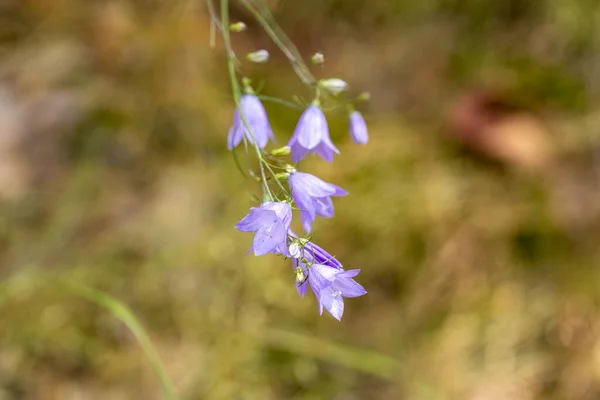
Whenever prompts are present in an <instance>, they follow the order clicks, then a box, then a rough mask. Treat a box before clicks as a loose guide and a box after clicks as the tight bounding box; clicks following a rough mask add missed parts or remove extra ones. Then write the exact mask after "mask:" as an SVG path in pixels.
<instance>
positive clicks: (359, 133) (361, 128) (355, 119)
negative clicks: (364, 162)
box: [350, 111, 369, 144]
mask: <svg viewBox="0 0 600 400" xmlns="http://www.w3.org/2000/svg"><path fill="white" fill-rule="evenodd" d="M350 137H352V140H354V142H355V143H358V144H366V143H367V142H368V141H369V132H368V131H367V124H366V123H365V119H364V118H363V116H362V115H361V114H360V113H359V112H358V111H353V112H352V114H350Z"/></svg>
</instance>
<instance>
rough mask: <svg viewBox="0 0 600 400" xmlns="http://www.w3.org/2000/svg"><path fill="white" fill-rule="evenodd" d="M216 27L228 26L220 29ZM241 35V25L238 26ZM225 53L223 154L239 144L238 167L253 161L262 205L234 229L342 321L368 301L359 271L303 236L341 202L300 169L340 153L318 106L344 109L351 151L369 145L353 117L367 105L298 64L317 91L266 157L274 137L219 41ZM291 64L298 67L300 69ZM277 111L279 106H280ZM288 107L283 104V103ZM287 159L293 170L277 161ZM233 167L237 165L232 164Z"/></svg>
mask: <svg viewBox="0 0 600 400" xmlns="http://www.w3.org/2000/svg"><path fill="white" fill-rule="evenodd" d="M222 22H223V24H222V26H227V24H226V23H225V21H222ZM241 27H242V25H240V23H237V24H233V25H232V26H231V28H230V30H231V31H234V32H241V31H243V29H242V28H241ZM243 27H245V25H243ZM224 39H225V45H226V48H227V49H228V52H229V58H228V60H229V63H230V78H231V81H232V87H233V89H234V97H235V99H236V106H237V107H236V110H235V114H234V118H233V124H232V126H231V129H230V130H229V134H228V137H227V147H228V149H229V150H230V151H233V152H235V151H236V148H237V147H239V146H240V145H241V144H242V143H243V146H242V148H243V151H244V152H245V153H246V155H245V157H244V159H246V161H248V159H249V158H250V156H251V155H252V154H256V157H257V158H258V166H259V168H260V170H259V172H256V171H255V170H254V168H252V167H251V166H250V165H251V164H250V163H248V165H247V169H248V174H249V175H250V176H252V177H253V178H254V179H256V181H257V182H259V183H260V185H261V188H262V201H261V203H260V204H259V205H258V207H252V208H250V212H249V213H248V214H247V215H246V216H245V217H244V218H242V219H241V220H240V221H239V222H238V223H237V225H236V228H237V229H238V230H240V231H242V232H252V233H254V240H253V242H252V246H251V247H250V250H249V252H248V253H251V252H252V253H254V255H256V256H262V255H265V254H269V253H273V254H277V255H281V256H283V257H286V258H289V259H291V262H292V266H293V272H294V276H295V280H296V287H297V290H298V293H300V295H301V296H302V297H304V295H305V294H306V288H307V287H308V286H310V287H311V289H312V291H313V292H314V294H315V296H316V298H317V300H318V303H319V309H320V313H321V314H322V313H323V309H325V310H327V311H328V312H329V313H330V314H331V315H332V316H333V317H334V318H336V319H338V320H340V319H341V318H342V314H343V312H344V298H349V297H358V296H362V295H364V294H366V291H365V289H364V288H363V287H362V286H361V285H360V284H358V283H357V282H356V281H355V280H354V278H355V277H356V276H357V275H358V273H359V272H360V270H359V269H352V270H344V268H343V266H342V264H341V263H340V262H339V260H337V259H336V258H335V257H334V256H332V255H330V254H329V253H328V252H327V251H325V250H324V249H322V248H321V247H319V246H317V245H316V244H315V243H313V242H312V238H310V237H309V236H307V235H309V234H310V233H311V232H312V229H313V224H314V223H315V220H316V219H317V216H319V217H323V218H331V217H333V216H334V206H333V200H332V198H334V197H340V196H346V195H347V194H348V192H346V191H345V190H344V189H342V188H341V187H339V186H337V185H334V184H332V183H329V182H325V181H324V180H322V179H320V178H318V177H316V176H314V175H312V174H309V173H306V172H300V171H298V167H299V162H300V161H301V160H304V159H306V158H307V157H309V155H310V154H315V155H317V156H319V157H320V158H322V159H323V160H325V161H328V162H332V161H333V159H334V156H335V154H339V153H340V151H339V149H338V148H337V147H336V146H335V144H334V143H333V141H332V140H331V137H330V135H329V128H328V124H327V118H326V116H325V113H324V111H323V107H322V103H323V101H328V100H330V101H332V102H336V103H338V104H339V103H344V102H345V106H346V109H347V110H348V114H347V115H348V121H349V133H350V137H351V138H352V140H353V141H354V142H355V143H357V144H366V143H367V142H368V140H369V136H368V132H367V126H366V123H365V120H364V119H363V117H362V115H361V114H360V113H359V112H358V111H356V110H355V108H354V104H353V103H354V102H357V101H361V100H365V96H366V95H365V94H363V95H361V96H359V97H357V98H356V99H354V100H346V98H345V92H346V90H347V87H348V85H347V83H346V82H344V81H343V80H341V79H338V78H329V79H321V80H318V81H317V80H314V79H313V78H312V75H311V74H310V72H308V68H307V67H306V66H305V65H304V64H302V68H300V69H298V71H300V72H298V71H297V73H299V76H300V78H301V79H302V80H303V81H304V82H305V83H307V84H308V86H309V87H310V88H311V89H312V90H314V91H315V96H314V98H313V100H312V101H311V102H310V103H309V104H306V105H304V109H303V111H302V113H301V115H300V117H299V120H298V123H297V125H296V128H295V130H294V132H293V134H292V135H291V137H290V139H289V141H288V143H287V146H284V147H279V148H276V149H273V150H271V151H267V150H266V147H267V146H268V144H269V141H272V142H275V136H274V134H273V130H272V128H271V124H270V122H269V118H268V116H267V112H266V110H265V107H264V106H263V104H262V102H261V99H260V97H259V96H258V95H257V94H256V93H255V92H254V90H253V89H252V88H251V86H250V80H249V79H247V78H244V79H243V80H242V85H240V84H239V82H238V81H237V76H236V75H235V73H234V72H232V71H234V69H233V65H234V61H237V60H234V59H233V56H232V54H233V52H232V51H231V48H230V46H231V44H230V42H229V38H228V31H225V34H224ZM246 59H247V60H248V61H250V62H254V63H257V62H258V63H262V62H267V61H268V59H269V54H268V52H267V51H266V50H260V51H257V52H253V53H250V54H249V55H248V56H247V57H246ZM298 60H299V58H296V59H295V63H296V65H298V63H301V61H298ZM312 61H313V63H314V64H321V63H323V62H324V56H323V55H322V54H320V53H317V54H315V55H314V56H313V57H312ZM280 103H285V102H284V101H281V102H280ZM288 104H289V103H288ZM288 155H290V156H291V161H292V164H290V163H288V162H286V161H284V160H283V158H284V157H286V156H288ZM235 159H236V161H237V162H238V166H240V167H241V165H240V164H239V161H238V158H237V157H236V158H235ZM294 211H296V212H297V213H298V215H299V217H300V222H301V226H302V228H303V230H304V231H305V233H306V235H305V236H299V235H296V234H295V233H294V232H293V231H292V214H293V213H294Z"/></svg>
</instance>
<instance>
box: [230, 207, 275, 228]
mask: <svg viewBox="0 0 600 400" xmlns="http://www.w3.org/2000/svg"><path fill="white" fill-rule="evenodd" d="M276 221H277V214H275V212H274V211H269V210H261V209H260V208H256V207H252V208H251V209H250V212H249V213H248V215H246V216H245V217H244V218H242V219H241V220H240V222H238V223H237V225H236V226H235V228H236V229H237V230H239V231H242V232H256V231H257V230H259V229H260V228H261V227H263V226H269V225H272V224H273V223H275V222H276Z"/></svg>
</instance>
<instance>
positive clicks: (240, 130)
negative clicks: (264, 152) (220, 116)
mask: <svg viewBox="0 0 600 400" xmlns="http://www.w3.org/2000/svg"><path fill="white" fill-rule="evenodd" d="M240 109H241V111H242V115H243V116H244V118H245V119H246V122H248V127H249V128H250V131H248V127H246V124H245V123H244V120H243V119H242V118H241V116H240V110H238V109H236V110H235V113H234V116H233V125H232V126H231V129H229V134H228V136H227V148H228V149H229V150H232V149H233V148H234V147H236V146H237V145H239V144H240V142H241V141H242V135H245V136H246V139H247V140H248V141H249V142H250V144H254V140H253V137H254V138H255V139H256V143H257V144H258V147H260V148H261V149H262V148H264V147H265V146H266V145H267V143H268V142H269V139H271V140H273V141H275V136H273V130H272V129H271V125H270V124H269V119H268V118H267V112H266V110H265V108H264V107H263V105H262V103H261V102H260V99H259V98H258V97H256V96H255V95H253V94H245V95H243V96H242V98H241V99H240Z"/></svg>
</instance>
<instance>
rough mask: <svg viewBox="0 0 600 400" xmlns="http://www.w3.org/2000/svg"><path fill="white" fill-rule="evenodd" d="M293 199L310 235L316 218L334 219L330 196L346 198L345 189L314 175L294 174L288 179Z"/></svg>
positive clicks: (303, 224)
mask: <svg viewBox="0 0 600 400" xmlns="http://www.w3.org/2000/svg"><path fill="white" fill-rule="evenodd" d="M288 183H289V185H290V188H291V190H292V197H293V198H294V201H295V202H296V205H297V206H298V208H299V209H300V219H301V220H302V226H303V227H304V230H305V231H306V233H310V231H311V228H312V223H313V221H314V220H315V218H316V216H317V215H319V216H321V217H325V218H331V217H333V202H332V201H331V197H330V196H345V195H347V194H348V192H346V191H345V190H344V189H342V188H341V187H339V186H336V185H334V184H332V183H327V182H325V181H323V180H321V179H319V178H317V177H316V176H314V175H311V174H307V173H304V172H294V173H292V174H291V175H290V177H289V178H288Z"/></svg>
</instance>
